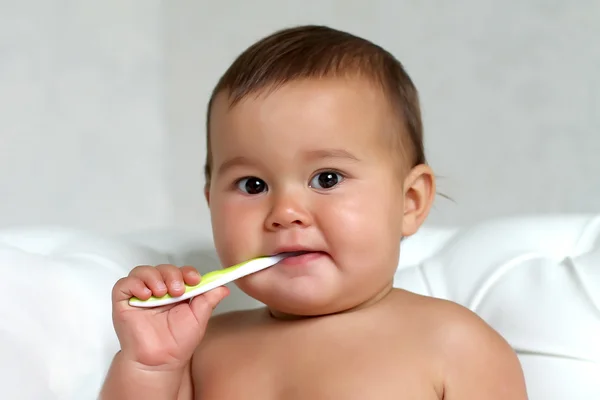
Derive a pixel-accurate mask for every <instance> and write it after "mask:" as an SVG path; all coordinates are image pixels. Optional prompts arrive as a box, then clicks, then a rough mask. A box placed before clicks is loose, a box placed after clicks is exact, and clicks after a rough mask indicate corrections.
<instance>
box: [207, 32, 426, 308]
mask: <svg viewBox="0 0 600 400" xmlns="http://www.w3.org/2000/svg"><path fill="white" fill-rule="evenodd" d="M205 173H206V198H207V201H208V204H209V207H210V210H211V218H212V226H213V235H214V241H215V246H216V249H217V252H218V254H219V257H220V259H221V262H222V263H223V264H224V265H232V264H235V263H238V262H241V261H244V260H247V259H250V258H253V257H257V256H261V255H270V254H274V253H278V252H281V251H291V250H309V251H311V252H312V253H309V254H307V255H305V256H302V257H299V258H297V259H291V260H289V262H288V263H286V262H284V263H283V264H282V265H277V266H275V267H272V268H270V269H267V270H264V271H261V272H259V273H256V274H253V275H250V276H248V277H246V278H243V279H240V280H238V281H237V284H238V286H239V287H240V288H241V289H242V290H243V291H244V292H246V293H247V294H249V295H250V296H252V297H254V298H256V299H258V300H259V301H261V302H263V303H265V304H266V305H267V306H269V308H270V309H271V311H272V312H273V314H292V315H321V314H329V313H335V312H341V311H345V310H350V309H355V308H357V307H361V306H364V305H366V304H369V303H372V302H375V301H377V299H378V298H380V297H382V296H383V295H385V293H387V292H388V291H389V290H390V288H391V286H392V280H393V275H394V272H395V269H396V267H397V264H398V256H399V249H400V240H401V239H402V237H405V236H409V235H412V234H413V233H415V232H416V231H417V229H418V228H419V226H420V225H421V224H422V222H423V221H424V219H425V218H426V216H427V214H428V212H429V209H430V207H431V203H432V201H433V197H434V193H435V180H434V177H433V174H432V172H431V170H430V168H429V167H428V166H427V165H426V161H425V155H424V150H423V130H422V123H421V115H420V108H419V100H418V95H417V90H416V89H415V87H414V85H413V83H412V82H411V79H410V78H409V76H408V75H407V74H406V72H405V71H404V69H403V68H402V65H401V64H400V63H399V62H398V61H397V60H396V59H395V58H394V57H393V56H392V55H391V54H389V53H388V52H386V51H385V50H383V49H382V48H380V47H378V46H376V45H374V44H373V43H370V42H369V41H366V40H364V39H361V38H358V37H356V36H353V35H350V34H348V33H345V32H341V31H338V30H334V29H330V28H327V27H321V26H304V27H297V28H293V29H286V30H283V31H279V32H276V33H274V34H273V35H271V36H268V37H266V38H264V39H262V40H260V41H259V42H257V43H256V44H254V45H252V46H251V47H250V48H248V49H247V50H246V51H245V52H243V53H242V54H241V55H240V56H239V57H238V58H237V59H236V60H235V61H234V62H233V64H232V65H231V67H230V68H229V69H228V70H227V71H226V72H225V74H224V75H223V77H222V78H221V79H220V80H219V82H218V83H217V86H216V87H215V89H214V92H213V95H212V97H211V99H210V102H209V106H208V113H207V159H206V167H205Z"/></svg>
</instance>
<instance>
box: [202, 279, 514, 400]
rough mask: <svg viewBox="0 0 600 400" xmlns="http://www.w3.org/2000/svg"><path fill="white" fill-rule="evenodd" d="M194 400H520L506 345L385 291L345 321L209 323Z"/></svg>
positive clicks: (432, 304)
mask: <svg viewBox="0 0 600 400" xmlns="http://www.w3.org/2000/svg"><path fill="white" fill-rule="evenodd" d="M192 376H193V380H194V388H195V389H196V393H195V395H194V396H195V397H194V399H203V400H206V399H209V400H210V399H223V400H228V399H239V398H244V397H245V396H248V394H249V393H251V394H252V398H260V399H265V400H283V399H286V400H288V399H289V400H294V399H315V400H319V399H331V398H343V399H348V400H352V399H357V400H359V399H367V398H368V399H378V400H379V399H381V400H385V399H422V400H427V399H450V400H452V399H471V398H472V399H525V398H526V397H525V395H524V393H525V388H524V384H523V377H522V375H521V371H520V366H519V363H518V361H517V359H516V356H515V355H514V353H513V352H512V350H511V349H510V347H509V346H508V344H507V343H506V342H505V341H504V340H503V339H502V338H501V337H500V336H499V335H498V334H497V333H496V332H494V331H493V330H491V329H490V328H489V327H488V326H487V325H486V324H485V323H483V322H482V321H481V320H480V319H479V318H477V317H476V316H475V315H473V314H472V313H470V312H469V311H467V310H465V309H463V308H462V307H460V306H457V305H455V304H453V303H450V302H445V301H442V300H436V299H432V298H427V297H422V296H418V295H415V294H412V293H410V292H406V291H403V290H392V291H391V292H389V293H388V294H387V295H386V297H385V298H383V299H382V300H381V301H380V302H378V303H377V304H374V305H372V306H370V307H368V308H364V309H360V310H356V311H353V312H350V313H341V314H337V315H332V316H327V317H314V318H306V319H302V320H279V319H276V318H273V317H272V316H271V315H270V313H269V311H268V310H266V309H259V310H253V311H241V312H234V313H229V314H225V315H220V316H217V317H215V318H214V320H213V321H212V322H211V325H210V326H209V329H208V331H207V335H206V337H205V339H204V341H203V342H202V345H201V346H200V348H199V349H198V351H197V352H196V354H195V356H194V361H193V364H192Z"/></svg>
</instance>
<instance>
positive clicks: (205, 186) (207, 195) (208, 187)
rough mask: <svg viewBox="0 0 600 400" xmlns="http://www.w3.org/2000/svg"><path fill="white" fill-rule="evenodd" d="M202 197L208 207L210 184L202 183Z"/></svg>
mask: <svg viewBox="0 0 600 400" xmlns="http://www.w3.org/2000/svg"><path fill="white" fill-rule="evenodd" d="M204 198H205V199H206V203H207V204H208V206H209V207H210V185H209V184H208V183H205V184H204Z"/></svg>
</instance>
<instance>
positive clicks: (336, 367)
mask: <svg viewBox="0 0 600 400" xmlns="http://www.w3.org/2000/svg"><path fill="white" fill-rule="evenodd" d="M211 126H212V128H211V138H212V145H211V151H212V155H213V162H214V165H213V167H214V168H213V171H214V172H213V176H212V179H211V182H210V184H209V185H208V186H207V187H206V199H207V202H208V204H209V207H210V211H211V218H212V226H213V238H214V243H215V248H216V250H217V252H218V254H219V258H220V260H221V263H222V264H223V265H233V264H236V263H239V262H241V261H244V260H248V259H250V258H253V257H256V256H260V255H265V254H275V253H278V252H281V251H295V250H304V251H307V252H308V253H307V255H306V256H300V257H296V258H294V260H292V261H289V262H288V260H286V261H283V262H282V263H280V264H278V265H277V266H274V267H271V268H268V269H266V270H263V271H260V272H258V273H256V274H252V275H250V276H247V277H244V278H242V279H239V280H238V281H236V285H238V286H239V287H240V288H241V289H242V290H243V291H244V292H245V293H247V294H248V295H250V296H252V297H254V298H256V299H258V300H259V301H261V302H262V303H264V304H266V305H267V307H268V308H267V309H266V310H254V311H240V312H235V313H230V314H226V315H219V316H215V317H213V318H210V316H211V313H212V309H213V308H214V307H215V306H216V305H217V304H218V303H219V301H220V300H221V299H222V298H223V297H224V296H225V295H226V294H227V293H226V289H223V288H219V289H216V290H214V291H211V292H209V293H206V294H204V295H202V296H199V297H198V298H196V299H194V300H193V301H192V302H191V303H190V304H188V303H183V304H179V305H177V306H166V307H164V308H160V309H158V310H145V309H142V310H140V309H132V308H131V307H129V306H128V304H127V300H128V298H129V297H131V296H137V297H140V298H142V299H144V298H148V297H149V296H150V294H151V293H152V294H154V295H158V296H162V295H164V294H165V293H166V292H167V290H168V291H169V293H171V294H172V295H175V296H176V295H178V294H181V293H182V290H183V288H182V283H183V282H184V281H185V282H186V283H189V284H194V283H196V282H198V280H199V279H200V278H199V276H198V275H197V274H196V273H195V272H194V271H193V270H192V269H190V268H189V267H185V268H181V269H180V268H178V267H176V266H172V265H167V266H159V267H157V268H153V267H149V266H145V267H138V268H135V269H134V270H133V271H132V272H131V274H130V275H129V276H128V277H126V278H124V279H122V280H120V281H119V282H118V283H117V284H116V285H115V288H114V290H113V322H114V325H115V330H116V332H117V335H118V337H119V341H120V343H121V348H122V351H121V352H120V353H119V354H118V355H117V356H116V357H115V361H114V362H113V365H112V366H111V370H110V371H109V374H108V377H107V379H106V382H105V385H104V388H103V393H102V396H101V398H102V399H110V400H120V399H140V398H143V399H146V400H150V399H161V400H165V399H179V400H193V399H202V400H213V399H214V400H227V399H240V398H252V399H255V398H256V399H261V400H263V399H264V400H279V399H281V400H284V399H285V400H294V399H314V400H319V399H331V398H334V399H350V400H352V399H377V400H379V399H419V400H421V399H425V400H426V399H445V400H464V399H477V400H507V399H511V400H522V399H526V398H527V395H526V391H525V384H524V378H523V374H522V371H521V368H520V365H519V362H518V359H517V357H516V355H515V354H514V352H513V351H512V350H511V348H510V347H509V346H508V344H507V343H506V342H505V341H504V340H503V339H502V338H501V337H500V335H498V334H497V333H496V332H495V331H493V330H492V329H491V328H490V327H489V326H488V325H487V324H485V323H484V322H483V321H482V320H481V319H479V318H478V317H477V316H475V315H474V314H473V313H471V312H470V311H468V310H466V309H464V308H463V307H461V306H459V305H456V304H453V303H450V302H447V301H442V300H437V299H433V298H427V297H422V296H417V295H415V294H412V293H409V292H406V291H401V290H392V280H393V276H394V272H395V270H396V267H397V264H398V257H399V256H400V240H401V238H402V237H406V236H410V235H413V234H414V233H415V232H417V230H418V229H419V227H420V226H421V225H422V223H423V222H424V220H425V219H426V217H427V215H428V212H429V210H430V207H431V204H432V202H433V198H434V195H435V180H434V178H433V173H432V171H431V169H430V168H429V167H428V166H427V165H417V166H413V167H410V166H409V165H407V163H406V162H405V161H406V160H404V159H402V155H405V154H408V152H407V151H405V150H401V151H396V150H395V149H394V148H393V146H391V145H390V143H391V141H390V135H398V134H404V135H405V134H406V132H402V127H401V124H398V119H397V116H396V115H395V113H394V112H393V110H392V109H391V107H390V104H389V103H388V101H387V99H386V97H385V96H383V95H382V92H381V90H379V89H378V88H377V87H374V86H373V85H372V84H371V83H370V82H368V81H364V80H361V79H322V80H317V81H311V80H308V81H298V82H291V83H289V84H286V85H284V86H283V87H281V88H278V89H277V90H276V91H273V92H269V93H268V94H264V93H263V94H261V95H259V96H249V97H248V98H247V99H244V100H243V101H241V102H240V103H238V104H237V105H236V106H234V107H229V104H228V102H227V96H226V94H222V95H219V96H217V98H216V100H215V103H214V107H213V112H212V116H211ZM391 150H392V151H391ZM159 283H163V284H164V285H163V287H159ZM209 321H210V322H209Z"/></svg>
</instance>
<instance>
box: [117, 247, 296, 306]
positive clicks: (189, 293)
mask: <svg viewBox="0 0 600 400" xmlns="http://www.w3.org/2000/svg"><path fill="white" fill-rule="evenodd" d="M294 255H297V253H280V254H276V255H274V256H268V257H267V256H265V257H258V258H254V259H251V260H248V261H244V262H242V263H239V264H236V265H232V266H231V267H227V268H224V269H221V270H216V271H211V272H208V273H206V274H204V275H202V279H201V280H200V283H198V284H197V285H194V286H188V285H185V292H184V293H183V294H182V295H181V296H177V297H172V296H171V295H169V294H168V293H167V294H166V295H164V296H162V297H154V296H151V297H150V298H149V299H148V300H141V299H138V298H137V297H132V298H131V299H129V305H130V306H132V307H140V308H152V307H160V306H164V305H167V304H173V303H179V302H180V301H183V300H188V299H191V298H192V297H195V296H198V295H199V294H202V293H205V292H208V291H209V290H212V289H215V288H217V287H219V286H223V285H225V284H227V283H229V282H232V281H234V280H236V279H239V278H241V277H243V276H246V275H249V274H253V273H255V272H258V271H260V270H263V269H265V268H268V267H271V266H273V265H275V264H277V263H278V262H279V261H281V260H283V259H284V258H287V257H290V256H294Z"/></svg>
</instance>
